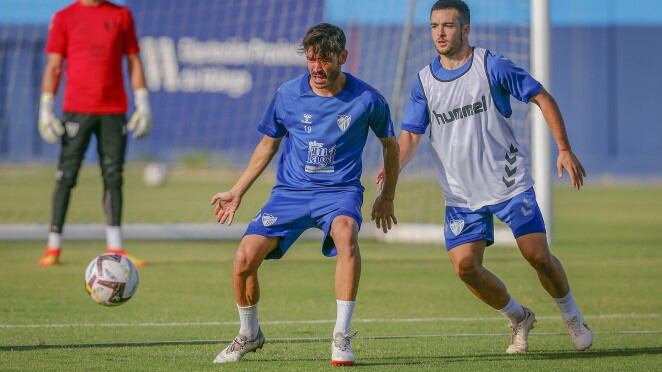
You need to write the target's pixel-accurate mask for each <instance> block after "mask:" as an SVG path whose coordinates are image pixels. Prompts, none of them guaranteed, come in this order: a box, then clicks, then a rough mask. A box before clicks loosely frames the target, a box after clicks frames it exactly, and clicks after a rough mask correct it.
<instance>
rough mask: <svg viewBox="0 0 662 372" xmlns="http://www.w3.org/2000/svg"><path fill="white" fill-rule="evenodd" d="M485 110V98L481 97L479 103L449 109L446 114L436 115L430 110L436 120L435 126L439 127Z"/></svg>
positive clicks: (435, 112)
mask: <svg viewBox="0 0 662 372" xmlns="http://www.w3.org/2000/svg"><path fill="white" fill-rule="evenodd" d="M486 110H487V102H485V96H482V97H481V99H480V101H476V102H474V103H470V104H468V105H464V106H462V107H456V108H453V109H450V110H448V112H442V113H437V111H435V110H432V114H433V115H434V118H435V119H437V124H439V125H441V124H450V123H452V122H454V121H455V120H458V119H462V118H466V117H469V116H472V115H476V114H479V113H481V112H483V111H486Z"/></svg>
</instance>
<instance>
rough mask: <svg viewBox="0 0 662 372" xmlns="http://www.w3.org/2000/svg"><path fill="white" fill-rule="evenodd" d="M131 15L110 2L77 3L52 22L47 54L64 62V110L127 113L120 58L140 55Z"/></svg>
mask: <svg viewBox="0 0 662 372" xmlns="http://www.w3.org/2000/svg"><path fill="white" fill-rule="evenodd" d="M138 51H139V49H138V41H137V40H136V32H135V29H134V26H133V18H132V17H131V11H130V10H129V9H128V8H126V7H122V6H118V5H115V4H113V3H110V2H107V1H105V2H102V3H101V4H99V5H97V6H85V5H82V4H80V3H79V2H78V1H77V2H75V3H73V4H71V5H69V6H68V7H66V8H64V9H62V10H60V11H59V12H57V13H56V14H55V16H54V17H53V20H52V21H51V25H50V29H49V32H48V41H47V43H46V53H57V54H60V55H62V57H64V58H65V59H66V62H65V66H66V69H65V76H66V86H65V89H64V111H66V112H78V113H84V114H119V113H126V111H127V103H126V93H125V91H124V79H123V76H122V57H123V56H124V55H125V54H126V55H130V54H136V53H138Z"/></svg>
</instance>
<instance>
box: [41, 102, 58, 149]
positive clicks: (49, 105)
mask: <svg viewBox="0 0 662 372" xmlns="http://www.w3.org/2000/svg"><path fill="white" fill-rule="evenodd" d="M54 109H55V99H54V98H53V94H52V93H42V94H41V103H40V104H39V134H41V138H43V139H44V141H46V142H48V143H55V142H57V139H58V137H60V136H61V135H63V134H64V127H63V126H62V123H61V122H60V120H58V118H57V117H56V116H55V112H54Z"/></svg>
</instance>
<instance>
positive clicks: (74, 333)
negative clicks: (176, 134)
mask: <svg viewBox="0 0 662 372" xmlns="http://www.w3.org/2000/svg"><path fill="white" fill-rule="evenodd" d="M25 172H27V171H25ZM19 173H20V172H19ZM8 174H9V175H10V176H11V173H4V175H5V176H6V175H8ZM131 174H132V173H131V172H129V175H131ZM11 177H13V176H11ZM11 177H9V176H7V177H4V176H3V182H2V183H0V195H6V196H7V195H12V197H11V198H5V199H4V200H3V208H2V210H0V223H22V222H23V223H24V222H30V221H31V222H37V221H36V220H35V219H36V218H35V216H40V215H46V214H47V213H48V211H47V209H48V208H47V207H46V206H47V205H48V202H47V200H46V199H47V198H48V195H49V194H50V188H51V187H52V185H51V184H50V180H48V179H47V178H46V181H44V182H42V183H43V184H38V183H35V182H25V178H21V177H23V176H21V177H14V178H11ZM34 177H35V179H34V180H39V179H43V178H45V177H44V176H42V175H35V176H34ZM21 179H22V180H23V181H21ZM5 180H7V182H5ZM28 180H30V178H29V177H28ZM193 181H194V177H188V180H187V181H173V182H174V184H176V185H177V184H178V185H179V186H177V187H174V189H172V190H173V191H168V190H170V189H168V188H164V189H159V190H158V193H163V194H159V196H160V197H159V198H155V197H153V196H150V195H149V192H148V191H145V190H142V189H140V187H138V186H135V187H133V186H131V183H132V182H133V184H134V185H135V184H136V182H137V181H136V180H133V181H129V180H128V183H129V185H128V186H129V189H128V192H127V201H128V205H127V217H129V216H133V217H132V218H134V219H136V220H138V222H141V221H150V219H151V218H152V217H151V215H152V214H153V215H154V216H156V217H157V221H162V222H170V221H171V220H169V221H163V220H158V216H159V213H157V212H158V211H159V209H158V208H157V207H155V206H154V205H153V203H161V205H163V208H162V210H161V214H160V215H161V216H168V217H167V218H170V219H174V218H176V217H172V216H173V215H174V216H177V214H169V213H172V212H171V210H170V208H174V206H173V205H171V204H174V205H175V206H177V207H178V208H180V209H181V211H182V213H181V215H180V217H181V220H182V221H183V222H201V221H202V222H210V221H212V217H211V212H210V210H209V209H208V206H206V205H204V204H205V203H206V202H207V201H208V197H209V196H211V194H212V193H213V192H215V191H219V190H217V189H219V188H222V181H221V182H218V180H216V179H213V180H200V182H199V183H194V182H193ZM90 183H91V182H88V183H87V184H86V183H81V184H80V187H79V189H76V191H75V194H74V199H73V200H74V203H77V204H76V205H74V206H72V207H73V210H72V212H73V213H72V217H73V221H70V222H96V223H98V222H99V221H101V219H100V218H97V217H98V216H97V215H100V214H101V211H100V202H99V203H98V202H97V201H98V200H97V199H98V198H97V196H99V195H100V191H99V190H98V189H96V188H94V187H95V185H93V184H92V185H90ZM219 184H221V185H220V187H219ZM21 185H23V187H21ZM97 186H98V185H97ZM260 190H262V191H260ZM265 190H266V191H268V188H264V189H260V188H259V187H258V189H256V192H257V193H256V194H255V195H258V194H260V193H261V192H264V191H265ZM141 193H143V194H141ZM153 193H157V192H156V191H154V192H153ZM88 194H89V196H90V197H89V199H90V200H87V196H86V195H88ZM137 195H145V197H137ZM260 195H261V194H260ZM198 198H202V199H204V200H203V202H204V203H203V202H200V203H199V204H200V205H199V206H198V205H197V204H198V202H197V199H198ZM255 198H257V197H255ZM76 200H78V202H76ZM186 200H188V201H190V202H189V203H188V204H187V203H186ZM399 200H400V199H399ZM246 201H248V199H247V200H246ZM369 201H370V202H371V200H370V198H369V197H366V204H370V202H369ZM396 203H397V202H396ZM157 205H158V204H157ZM203 205H204V209H203ZM402 205H405V204H402ZM244 207H246V205H244ZM258 207H259V206H258ZM396 208H397V204H396ZM247 209H249V207H247ZM403 209H405V208H404V207H403ZM660 210H662V188H660V187H654V186H649V187H636V186H631V187H616V188H606V187H597V186H591V185H590V184H589V186H588V187H586V189H585V190H583V191H581V192H576V191H572V190H570V189H569V188H568V187H567V186H564V187H563V188H560V189H558V190H557V191H556V193H555V214H556V219H555V229H556V233H557V235H556V240H555V244H554V246H553V248H552V249H553V252H554V253H555V254H556V255H557V257H559V258H560V259H561V261H562V262H563V263H564V265H565V269H566V271H567V273H568V276H569V278H570V281H571V286H572V289H573V292H574V294H575V297H576V299H577V302H578V304H579V306H580V308H581V309H582V311H583V312H584V314H585V315H586V317H587V320H588V322H589V324H590V326H591V327H592V329H593V330H594V331H595V342H594V346H593V348H592V349H591V350H590V351H587V352H575V351H574V350H573V349H572V346H571V344H570V341H569V337H568V335H567V334H566V332H565V328H564V326H563V324H562V322H561V320H560V317H559V314H558V310H557V309H556V306H555V305H554V303H553V301H552V300H551V299H550V298H549V296H548V295H547V294H546V293H545V292H544V290H543V289H542V288H541V286H540V285H539V284H538V281H537V277H536V275H535V273H534V271H533V270H532V269H531V268H530V267H529V266H528V265H527V264H526V262H525V261H524V260H523V259H522V257H521V256H520V254H519V253H518V252H517V250H516V249H513V248H506V247H498V246H496V247H493V248H488V252H487V253H486V257H485V264H486V266H487V267H488V268H489V269H491V270H492V271H494V272H495V273H496V274H497V275H499V276H500V277H501V278H502V279H503V280H504V282H505V283H506V284H507V285H508V287H509V290H510V291H511V293H512V294H513V295H514V296H515V297H516V298H517V299H518V300H519V301H520V302H522V303H524V304H526V305H527V306H529V307H531V308H532V309H533V310H534V311H535V312H536V315H537V317H538V323H536V328H535V329H534V330H533V331H532V333H531V336H530V350H531V351H530V352H529V353H528V354H525V355H514V356H511V355H506V354H505V352H504V351H505V348H506V346H507V344H508V341H509V334H508V331H509V329H508V328H507V327H506V321H505V320H503V319H502V318H500V316H499V315H498V314H497V313H496V312H495V311H494V310H491V309H490V308H488V307H487V306H485V305H483V304H482V303H480V302H479V301H478V300H476V299H475V298H473V297H472V296H471V295H470V293H469V292H468V291H467V290H466V289H465V288H464V286H463V285H462V284H461V282H460V281H459V280H458V279H457V278H456V277H455V276H454V274H453V272H452V268H451V265H450V263H449V261H448V258H447V255H446V253H445V251H444V250H443V248H442V247H440V246H433V245H404V244H397V245H395V244H393V245H391V244H383V243H375V242H368V241H365V242H362V244H361V251H362V252H361V253H362V256H363V275H362V279H361V287H360V290H359V298H358V304H357V307H356V310H355V314H354V322H353V324H352V328H353V329H356V330H358V332H359V333H358V335H357V337H356V338H355V339H354V340H353V343H352V345H353V348H354V351H355V353H356V357H357V368H358V369H360V370H380V371H381V370H403V369H405V370H451V371H513V370H550V371H566V370H585V371H589V370H590V371H595V370H600V371H603V370H605V371H610V370H611V371H655V370H660V369H661V367H660V366H662V311H660V308H661V307H662V297H661V296H660V295H659V293H660V291H659V283H661V282H662V270H660V267H661V266H662V252H661V251H660V246H662V232H661V231H662V230H661V228H662V215H661V214H660V213H659V211H660ZM141 211H144V212H141ZM253 212H254V210H251V211H250V212H245V213H246V215H247V216H248V215H250V213H253ZM143 213H144V214H143ZM202 213H205V215H204V216H203V215H202ZM406 213H413V212H406ZM95 216H96V217H95ZM45 218H47V216H46V217H45ZM163 218H165V217H163ZM366 223H367V222H366ZM396 228H397V227H396ZM103 246H104V243H103V242H102V241H98V242H69V243H67V244H66V245H65V247H64V251H63V256H62V258H63V261H64V264H63V265H62V266H60V267H56V268H49V269H40V268H39V267H37V264H36V263H37V260H38V258H39V256H40V255H41V253H42V250H43V242H20V243H18V242H0V263H1V265H2V269H1V270H0V370H15V371H31V370H61V371H89V370H122V371H140V370H145V371H178V370H193V371H199V370H200V371H202V370H247V371H254V370H265V371H293V370H295V371H300V370H305V371H311V370H328V369H331V366H330V337H331V331H332V329H333V322H334V319H335V301H334V295H333V271H334V265H335V260H333V259H327V258H323V257H322V256H321V254H320V246H319V244H318V243H316V242H299V243H297V244H296V245H295V246H294V247H292V249H291V251H290V252H289V253H288V254H287V255H286V256H285V258H284V259H283V260H280V261H275V262H274V261H269V262H266V263H265V264H264V265H263V266H262V268H261V270H260V280H261V292H262V299H261V301H260V309H259V312H260V319H261V324H262V328H263V331H264V333H265V335H266V337H267V343H266V344H265V346H264V348H263V349H262V350H261V351H259V352H257V353H251V354H249V355H247V356H246V358H245V359H244V360H243V361H242V362H240V363H238V364H233V365H227V366H219V365H213V364H212V363H211V361H212V360H213V358H214V356H215V355H216V354H217V353H218V352H219V351H220V350H221V349H222V348H224V347H225V346H226V344H227V342H229V341H230V340H231V339H232V338H233V337H234V336H235V335H236V332H237V329H238V322H237V314H236V308H235V304H234V300H233V296H232V289H231V283H230V269H231V260H232V256H233V253H234V249H235V246H236V242H186V241H176V242H137V241H129V242H127V243H126V247H127V248H128V249H130V250H131V252H132V253H134V254H136V255H137V256H139V257H141V258H144V259H146V260H148V261H149V266H147V267H145V268H143V269H141V270H140V285H139V288H138V291H137V293H136V295H135V297H134V298H133V299H131V300H130V301H129V302H128V303H126V304H124V305H122V306H119V307H115V308H106V307H102V306H100V305H97V304H95V303H94V302H92V300H90V299H89V298H88V297H87V295H86V293H85V291H84V288H83V277H84V270H85V267H86V265H87V263H88V262H89V261H90V260H91V259H92V258H93V257H94V256H95V255H97V254H99V253H101V252H102V250H103Z"/></svg>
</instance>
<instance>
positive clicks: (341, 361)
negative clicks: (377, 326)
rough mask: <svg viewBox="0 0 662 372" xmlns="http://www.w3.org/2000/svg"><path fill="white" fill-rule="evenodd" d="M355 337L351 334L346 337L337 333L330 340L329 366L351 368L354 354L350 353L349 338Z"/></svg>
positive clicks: (350, 344)
mask: <svg viewBox="0 0 662 372" xmlns="http://www.w3.org/2000/svg"><path fill="white" fill-rule="evenodd" d="M354 336H356V332H353V333H351V334H349V335H347V336H345V335H344V334H343V333H341V332H338V333H336V334H335V335H333V340H331V365H332V366H334V367H342V366H353V365H354V353H353V352H352V343H351V338H352V337H354Z"/></svg>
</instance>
